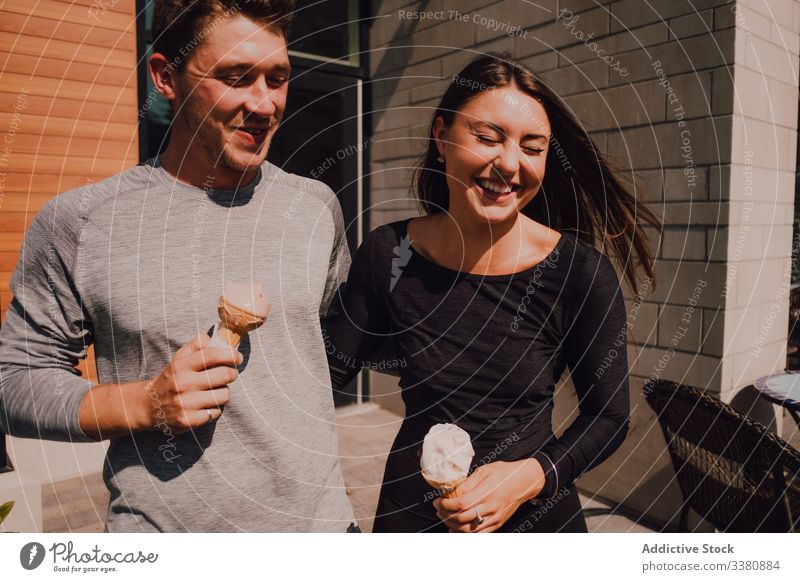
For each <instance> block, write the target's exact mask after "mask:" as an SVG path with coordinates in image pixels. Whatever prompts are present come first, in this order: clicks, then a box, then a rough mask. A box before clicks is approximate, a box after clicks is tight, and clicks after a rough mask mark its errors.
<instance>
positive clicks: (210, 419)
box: [205, 408, 214, 422]
mask: <svg viewBox="0 0 800 582" xmlns="http://www.w3.org/2000/svg"><path fill="white" fill-rule="evenodd" d="M205 411H206V414H207V415H208V422H211V421H212V420H214V413H213V412H211V409H210V408H206V409H205Z"/></svg>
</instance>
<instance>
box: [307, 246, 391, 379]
mask: <svg viewBox="0 0 800 582" xmlns="http://www.w3.org/2000/svg"><path fill="white" fill-rule="evenodd" d="M377 234H379V233H377V231H374V232H372V233H370V234H369V236H367V238H366V240H365V241H364V242H363V243H362V244H361V246H360V247H359V249H358V251H356V255H355V257H354V258H353V263H352V265H351V266H350V271H349V273H348V276H347V282H346V283H343V284H342V285H340V286H339V288H338V289H337V290H336V293H335V295H334V297H333V301H332V302H331V307H330V309H329V312H328V313H329V317H327V318H326V319H325V320H324V321H323V322H322V335H323V339H324V342H325V352H326V354H327V356H328V368H329V369H330V374H331V384H332V387H333V390H334V391H337V390H342V389H343V388H344V387H345V386H347V384H349V383H350V382H351V381H352V380H353V378H355V377H356V376H357V375H358V373H359V372H360V371H361V368H362V367H363V366H364V365H365V363H367V362H369V360H370V358H371V357H372V356H373V355H374V354H375V353H376V352H377V351H378V348H380V347H381V345H382V343H383V341H384V339H385V338H386V335H387V334H388V333H389V329H390V326H389V320H388V317H387V314H386V313H385V309H384V307H383V304H382V302H381V301H380V299H379V294H378V287H377V283H376V281H377V279H378V278H379V276H378V274H377V273H376V266H375V261H374V254H375V252H376V250H378V252H380V250H379V249H377V248H376V247H378V243H377V242H376V239H377V238H378V237H377Z"/></svg>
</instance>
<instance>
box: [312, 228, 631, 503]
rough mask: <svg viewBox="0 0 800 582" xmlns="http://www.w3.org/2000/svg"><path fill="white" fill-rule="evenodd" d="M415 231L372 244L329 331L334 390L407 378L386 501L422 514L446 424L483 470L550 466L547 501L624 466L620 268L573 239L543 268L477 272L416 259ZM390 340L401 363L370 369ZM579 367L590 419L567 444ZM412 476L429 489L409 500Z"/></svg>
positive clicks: (583, 411) (583, 418)
mask: <svg viewBox="0 0 800 582" xmlns="http://www.w3.org/2000/svg"><path fill="white" fill-rule="evenodd" d="M407 225H408V221H407V220H404V221H400V222H395V223H392V224H388V225H385V226H381V227H379V228H377V229H376V230H374V231H373V232H372V233H370V235H369V236H368V237H367V239H366V240H365V242H364V243H363V244H362V245H361V247H360V248H359V249H358V251H357V253H356V256H355V258H354V260H353V264H352V266H351V269H350V273H349V277H348V281H347V284H346V285H343V286H342V287H341V288H340V289H339V292H338V293H337V295H338V298H337V299H335V301H338V302H339V309H338V310H339V313H338V314H337V315H336V316H335V317H334V318H333V319H332V320H328V321H327V322H326V323H325V324H324V331H323V333H324V335H325V345H326V350H327V353H328V362H329V365H330V371H331V379H332V383H333V387H334V390H337V389H341V388H342V387H344V386H346V385H347V384H348V383H349V382H350V381H351V380H352V379H353V377H354V376H355V375H356V374H357V373H358V372H359V370H360V369H361V368H362V367H364V366H366V367H370V368H373V369H385V368H387V367H392V366H394V367H395V369H396V371H397V372H399V374H400V386H401V388H402V397H403V401H404V402H405V405H406V419H405V420H404V422H403V425H402V428H401V429H400V433H399V434H398V436H397V439H396V440H395V443H394V446H393V447H392V452H391V453H390V456H389V459H388V462H387V469H386V476H385V479H384V484H383V488H384V491H383V492H382V495H391V496H392V497H393V499H394V500H395V501H396V502H398V503H405V504H406V505H404V506H409V507H413V506H414V505H415V504H416V502H417V501H422V500H420V499H418V496H419V495H420V493H421V492H423V491H424V490H425V484H424V482H422V478H421V477H420V476H419V475H418V472H419V461H418V452H419V447H420V446H421V444H422V440H423V438H424V436H425V434H426V433H427V431H428V429H429V428H430V427H431V426H432V425H433V424H436V423H440V422H449V423H455V424H457V425H458V426H460V427H461V428H462V429H464V430H465V431H467V432H468V433H469V435H470V437H471V439H472V443H473V447H474V449H475V452H476V454H475V457H474V464H475V465H480V464H484V463H488V462H493V461H499V460H502V461H515V460H519V459H524V458H530V457H535V458H537V459H538V460H539V462H540V463H541V464H542V467H544V469H545V471H546V482H547V484H546V486H545V489H544V490H543V491H542V494H541V495H540V496H539V497H540V499H541V498H546V497H550V496H553V495H555V494H556V493H557V492H558V491H559V490H561V489H563V488H564V487H566V486H569V485H571V484H572V482H573V481H574V480H575V479H576V478H577V477H579V476H580V475H581V474H582V473H584V472H585V471H587V470H588V469H590V468H592V467H594V466H596V465H598V464H599V463H601V462H602V461H603V460H605V459H606V458H607V457H608V456H609V455H611V453H613V452H614V450H616V449H617V448H618V447H619V445H620V444H621V443H622V441H623V440H624V438H625V435H626V434H627V430H628V412H629V395H628V366H627V354H626V342H625V339H626V331H627V326H626V314H625V304H624V301H623V297H622V289H621V287H620V283H619V279H618V277H617V275H616V273H615V271H614V269H613V267H612V266H611V263H610V261H609V260H608V258H607V257H606V256H605V255H603V254H602V253H600V252H599V251H597V250H596V249H594V248H593V247H591V246H590V245H588V244H586V243H584V242H582V241H580V240H578V239H577V238H576V237H575V236H574V235H572V234H569V233H566V232H563V233H562V234H561V238H560V239H559V241H558V242H557V244H556V246H555V248H554V249H553V250H552V252H551V253H550V255H549V256H548V257H546V258H545V259H544V260H543V261H542V262H540V263H539V264H537V265H536V266H534V267H532V268H530V269H527V270H524V271H521V272H518V273H514V274H510V275H489V276H487V275H478V274H470V273H464V272H460V271H454V270H451V269H448V268H445V267H442V266H440V265H438V264H436V263H433V262H432V261H430V260H428V259H426V258H425V257H424V256H422V255H420V254H419V253H417V252H416V251H415V250H414V249H413V246H412V244H413V241H409V239H408V236H407ZM389 336H390V337H391V338H392V340H393V343H394V346H395V350H396V354H395V358H396V359H395V360H394V361H393V362H377V361H373V360H371V358H372V357H373V356H374V355H375V353H376V350H377V349H378V348H379V347H380V346H381V344H382V343H383V341H384V340H385V339H386V338H387V337H389ZM567 367H568V368H569V370H570V373H571V375H572V380H573V383H574V386H575V389H576V392H577V395H578V407H579V410H578V415H577V417H576V418H575V420H574V421H573V422H572V424H571V425H570V426H569V427H566V430H564V427H555V429H556V431H557V432H563V434H562V435H561V436H560V437H559V438H556V436H554V434H553V427H551V414H552V410H553V393H554V389H555V384H556V383H557V382H558V380H559V379H560V377H561V375H562V373H563V372H564V370H565V368H567ZM409 472H412V473H416V474H415V475H412V477H413V478H414V479H416V481H414V483H416V485H418V487H417V486H414V487H409V485H408V483H409V481H408V479H407V477H409V476H410V475H409ZM402 483H404V484H403V485H402V487H401V484H402ZM428 511H430V510H428Z"/></svg>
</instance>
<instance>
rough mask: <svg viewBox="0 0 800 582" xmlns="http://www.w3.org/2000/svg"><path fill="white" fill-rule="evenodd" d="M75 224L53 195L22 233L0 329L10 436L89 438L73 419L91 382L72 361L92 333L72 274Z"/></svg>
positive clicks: (1, 415) (2, 424)
mask: <svg viewBox="0 0 800 582" xmlns="http://www.w3.org/2000/svg"><path fill="white" fill-rule="evenodd" d="M80 225H81V217H80V215H79V214H78V212H77V211H76V210H74V209H72V208H70V207H69V205H68V204H59V200H58V198H56V199H54V200H52V201H51V202H49V203H48V204H47V205H45V207H44V208H43V209H42V210H41V212H40V213H39V214H38V215H37V217H36V218H35V220H34V221H33V223H32V224H31V226H30V228H29V229H28V232H27V234H26V235H25V242H24V244H23V248H22V251H21V253H20V260H19V263H18V264H17V268H16V270H15V272H14V275H13V277H12V279H11V290H12V292H13V293H14V299H13V300H12V302H11V305H10V306H9V308H8V312H7V314H6V321H5V324H4V325H3V327H2V329H0V430H2V431H3V432H5V433H7V434H10V435H12V436H18V437H29V438H42V439H50V440H60V441H93V439H91V438H90V437H88V436H86V435H85V434H84V433H83V431H81V429H80V425H79V422H78V410H79V408H80V404H81V401H82V400H83V397H84V395H85V394H86V392H87V391H88V390H89V389H90V388H91V387H92V383H91V382H89V381H88V380H85V379H82V378H81V377H80V375H79V372H78V371H77V370H76V369H75V365H76V364H77V363H78V360H79V359H82V358H85V357H86V354H87V351H88V347H89V345H90V344H91V342H92V337H93V333H92V326H91V323H90V321H89V318H88V317H87V316H86V314H85V312H84V309H83V305H82V303H81V299H80V297H79V294H78V289H77V287H76V285H75V281H74V279H73V273H74V271H75V269H76V266H77V264H78V256H77V252H78V246H79V245H78V242H79V241H78V237H79V232H80Z"/></svg>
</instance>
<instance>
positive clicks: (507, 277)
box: [403, 217, 567, 281]
mask: <svg viewBox="0 0 800 582" xmlns="http://www.w3.org/2000/svg"><path fill="white" fill-rule="evenodd" d="M412 220H414V217H412V218H407V219H406V220H404V221H403V237H408V224H409V223H410V222H411V221H412ZM560 234H561V236H560V237H559V238H558V240H557V241H556V244H555V246H554V247H553V248H552V250H551V251H550V252H549V253H548V254H547V256H545V257H544V258H543V259H541V260H540V261H538V262H537V263H536V264H535V265H532V266H530V267H527V268H525V269H523V270H522V271H516V272H514V273H503V274H498V275H484V274H481V273H470V272H469V271H459V270H458V269H451V268H450V267H445V266H444V265H440V264H439V263H437V262H436V261H433V260H431V259H429V258H428V257H426V256H425V255H423V254H422V253H420V252H419V251H418V250H417V249H415V248H414V246H413V244H412V243H411V241H410V239H409V245H408V248H409V249H410V250H411V256H412V257H415V258H416V259H417V260H419V261H421V262H422V263H423V264H427V265H428V266H431V267H434V268H435V269H438V270H440V271H445V272H447V273H452V274H454V275H456V276H458V277H460V278H463V279H477V280H480V281H513V280H514V279H520V278H523V277H526V276H528V275H530V274H531V273H533V272H534V271H536V270H537V269H541V267H542V265H543V264H549V265H550V266H555V265H554V263H555V262H556V261H557V260H558V257H559V255H560V254H561V247H562V246H563V244H564V242H565V239H566V236H567V235H566V233H564V232H561V233H560Z"/></svg>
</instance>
